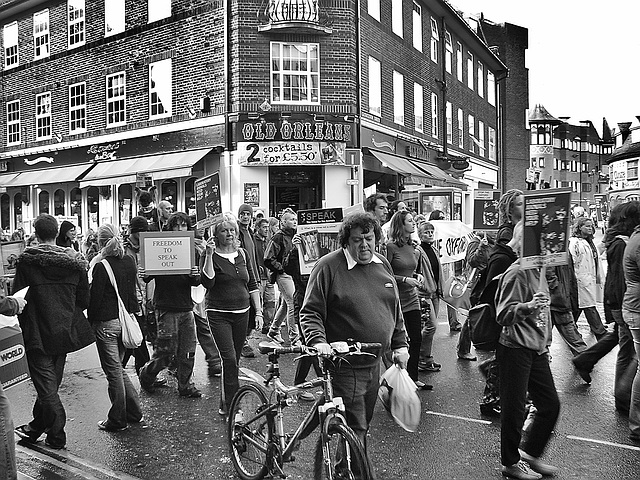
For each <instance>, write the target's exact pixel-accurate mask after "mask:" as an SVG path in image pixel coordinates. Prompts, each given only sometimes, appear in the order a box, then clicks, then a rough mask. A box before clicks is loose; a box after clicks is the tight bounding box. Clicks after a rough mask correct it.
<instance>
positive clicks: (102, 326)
mask: <svg viewBox="0 0 640 480" xmlns="http://www.w3.org/2000/svg"><path fill="white" fill-rule="evenodd" d="M97 238H98V246H99V247H100V257H101V258H102V260H101V261H99V262H97V263H95V265H94V266H93V268H92V269H93V280H92V283H91V299H90V301H89V308H88V309H87V313H88V315H87V316H88V318H89V321H90V322H91V326H92V327H93V331H94V333H95V335H96V346H97V348H98V355H99V357H100V364H101V365H102V370H103V371H104V374H105V375H106V377H107V382H108V384H109V386H108V392H109V399H110V400H111V409H110V410H109V413H108V415H107V419H106V420H101V421H100V422H98V428H99V429H100V430H106V431H108V432H117V431H121V430H124V429H126V428H127V426H128V424H129V423H139V422H140V421H141V420H142V410H141V408H140V399H139V398H138V392H137V391H136V389H135V388H134V386H133V384H132V383H131V380H130V379H129V376H128V375H127V373H126V372H125V371H124V368H123V367H122V359H123V358H124V354H125V348H124V345H123V344H122V327H121V326H120V319H119V314H118V312H119V309H118V296H120V298H121V299H122V302H123V303H124V305H125V307H126V309H127V311H128V312H129V313H135V312H137V311H138V297H137V295H136V264H135V260H134V259H133V258H132V257H130V256H129V255H125V253H124V246H123V244H122V241H121V240H120V237H119V232H118V230H117V229H116V227H114V226H113V225H110V224H105V225H101V226H100V228H99V229H98V232H97ZM111 277H113V281H115V284H116V287H117V291H116V289H115V288H114V285H113V282H112V280H111Z"/></svg>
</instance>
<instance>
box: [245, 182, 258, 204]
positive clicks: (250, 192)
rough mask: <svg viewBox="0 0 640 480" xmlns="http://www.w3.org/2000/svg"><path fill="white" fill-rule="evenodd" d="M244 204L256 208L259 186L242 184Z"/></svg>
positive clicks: (256, 184)
mask: <svg viewBox="0 0 640 480" xmlns="http://www.w3.org/2000/svg"><path fill="white" fill-rule="evenodd" d="M244 203H246V204H247V205H251V206H252V207H257V206H259V205H260V184H259V183H245V184H244Z"/></svg>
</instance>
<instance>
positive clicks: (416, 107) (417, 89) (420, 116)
mask: <svg viewBox="0 0 640 480" xmlns="http://www.w3.org/2000/svg"><path fill="white" fill-rule="evenodd" d="M413 122H414V125H415V129H416V130H417V131H418V132H424V91H423V88H422V85H420V84H419V83H414V84H413Z"/></svg>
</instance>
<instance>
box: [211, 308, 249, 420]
mask: <svg viewBox="0 0 640 480" xmlns="http://www.w3.org/2000/svg"><path fill="white" fill-rule="evenodd" d="M207 316H208V319H209V326H210V327H211V334H212V335H213V340H214V341H215V342H216V347H218V351H219V352H220V358H221V359H222V388H221V389H220V409H221V410H222V411H224V412H228V411H229V405H231V400H233V396H234V395H235V394H236V392H237V391H238V388H239V386H240V381H239V380H238V362H239V360H240V353H241V352H242V345H244V341H245V340H246V338H247V325H248V324H249V312H248V311H246V312H244V313H230V312H216V311H211V310H209V311H208V312H207Z"/></svg>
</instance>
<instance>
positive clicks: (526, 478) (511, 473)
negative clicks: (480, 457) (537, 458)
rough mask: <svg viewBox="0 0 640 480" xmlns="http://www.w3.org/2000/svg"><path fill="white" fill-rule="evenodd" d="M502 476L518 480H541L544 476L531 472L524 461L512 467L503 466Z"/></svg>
mask: <svg viewBox="0 0 640 480" xmlns="http://www.w3.org/2000/svg"><path fill="white" fill-rule="evenodd" d="M502 475H503V476H505V477H507V478H515V479H517V480H540V479H541V478H542V475H540V474H539V473H538V472H534V471H533V470H531V468H529V465H527V463H526V462H523V461H522V460H520V461H519V462H518V463H514V464H513V465H511V466H510V467H505V466H504V465H503V466H502Z"/></svg>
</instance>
